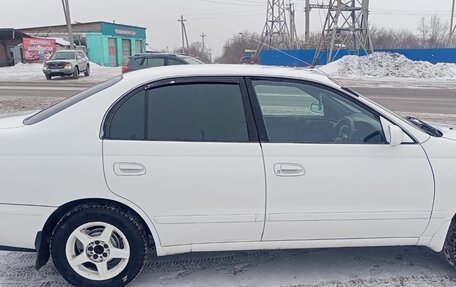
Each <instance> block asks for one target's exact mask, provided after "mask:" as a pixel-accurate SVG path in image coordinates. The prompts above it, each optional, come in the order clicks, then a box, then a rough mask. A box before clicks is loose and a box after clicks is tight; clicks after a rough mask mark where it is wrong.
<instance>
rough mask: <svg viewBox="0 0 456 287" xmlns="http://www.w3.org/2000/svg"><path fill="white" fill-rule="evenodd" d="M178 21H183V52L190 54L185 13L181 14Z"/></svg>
mask: <svg viewBox="0 0 456 287" xmlns="http://www.w3.org/2000/svg"><path fill="white" fill-rule="evenodd" d="M177 21H178V22H180V23H181V30H182V52H183V53H187V54H188V51H189V45H188V36H187V28H186V27H185V22H187V19H184V15H181V17H180V19H177ZM185 44H187V46H186V45H185Z"/></svg>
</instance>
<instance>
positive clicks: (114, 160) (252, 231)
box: [103, 78, 265, 246]
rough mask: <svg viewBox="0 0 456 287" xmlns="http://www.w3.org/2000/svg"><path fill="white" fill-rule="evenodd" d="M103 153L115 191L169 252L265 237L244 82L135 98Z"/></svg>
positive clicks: (118, 111) (188, 86)
mask: <svg viewBox="0 0 456 287" xmlns="http://www.w3.org/2000/svg"><path fill="white" fill-rule="evenodd" d="M103 155H104V156H103V159H104V168H105V173H106V180H107V184H108V186H109V188H110V189H111V191H112V192H113V193H115V194H117V195H119V196H122V197H124V198H126V199H128V200H130V201H131V202H133V203H134V204H136V205H137V206H139V207H140V208H141V209H142V210H144V211H145V212H146V213H147V214H148V215H149V217H150V218H151V220H152V221H153V223H154V225H155V228H156V230H157V233H158V235H159V239H160V243H161V245H162V246H174V245H182V244H204V243H220V242H236V241H259V240H260V239H261V234H262V232H263V227H264V216H265V174H264V166H263V157H262V152H261V146H260V144H259V141H258V135H257V133H256V128H255V126H254V120H253V115H252V111H251V108H250V104H249V100H248V96H247V93H246V88H245V83H244V82H243V79H239V78H187V79H171V80H167V81H162V82H160V83H153V84H151V85H149V86H148V87H146V88H144V87H143V88H140V89H138V90H136V91H134V92H132V93H131V94H130V95H128V96H126V97H124V98H123V99H122V100H121V101H120V102H119V103H118V104H117V105H116V106H115V107H114V108H113V110H112V111H111V112H110V113H109V116H108V118H107V121H106V124H105V130H104V140H103Z"/></svg>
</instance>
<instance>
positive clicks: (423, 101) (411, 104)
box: [0, 80, 456, 115]
mask: <svg viewBox="0 0 456 287" xmlns="http://www.w3.org/2000/svg"><path fill="white" fill-rule="evenodd" d="M92 85H94V84H93V83H92V84H91V83H80V82H77V81H74V80H65V81H52V82H40V83H20V82H1V83H0V98H1V97H11V96H18V97H30V98H36V97H48V98H50V97H58V98H62V97H69V96H72V95H74V94H76V93H78V92H81V91H82V90H84V89H86V88H88V87H90V86H92ZM353 89H354V90H356V91H357V92H359V93H361V94H363V95H365V96H367V97H369V98H371V99H372V100H374V101H376V102H378V103H380V104H382V105H384V106H385V107H387V108H389V109H392V110H394V111H401V112H412V113H433V114H450V115H454V114H456V89H435V88H434V89H424V88H419V89H410V88H405V89H402V88H380V87H377V88H366V87H359V88H357V87H354V88H353Z"/></svg>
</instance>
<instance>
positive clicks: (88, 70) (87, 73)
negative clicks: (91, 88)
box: [84, 64, 90, 77]
mask: <svg viewBox="0 0 456 287" xmlns="http://www.w3.org/2000/svg"><path fill="white" fill-rule="evenodd" d="M84 76H86V77H88V76H90V65H89V64H87V68H86V70H85V72H84Z"/></svg>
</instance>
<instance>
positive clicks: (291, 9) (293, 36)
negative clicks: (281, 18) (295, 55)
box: [286, 0, 299, 48]
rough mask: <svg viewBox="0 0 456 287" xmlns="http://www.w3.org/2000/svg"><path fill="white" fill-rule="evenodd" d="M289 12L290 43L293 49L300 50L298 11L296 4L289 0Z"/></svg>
mask: <svg viewBox="0 0 456 287" xmlns="http://www.w3.org/2000/svg"><path fill="white" fill-rule="evenodd" d="M286 9H287V10H288V12H289V13H290V42H291V46H292V48H299V47H298V32H297V31H296V16H295V15H296V10H295V4H294V3H292V2H291V0H289V2H288V5H287V8H286Z"/></svg>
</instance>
